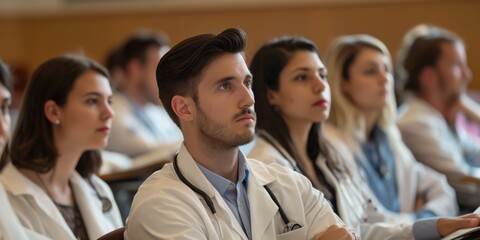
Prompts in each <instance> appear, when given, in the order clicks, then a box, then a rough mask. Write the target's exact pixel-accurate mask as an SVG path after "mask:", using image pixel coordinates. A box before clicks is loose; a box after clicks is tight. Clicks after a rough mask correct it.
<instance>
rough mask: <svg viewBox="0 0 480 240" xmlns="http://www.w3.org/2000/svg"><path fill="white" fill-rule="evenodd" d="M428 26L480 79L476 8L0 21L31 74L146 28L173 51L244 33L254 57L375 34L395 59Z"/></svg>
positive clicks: (341, 7)
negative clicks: (413, 32) (235, 30)
mask: <svg viewBox="0 0 480 240" xmlns="http://www.w3.org/2000/svg"><path fill="white" fill-rule="evenodd" d="M422 22H425V23H433V24H437V25H440V26H443V27H446V28H449V29H451V30H454V31H456V32H457V33H458V34H460V35H461V36H463V37H464V39H465V41H466V43H467V47H468V54H469V65H470V67H471V68H472V71H473V74H474V76H480V31H479V29H480V28H479V26H478V25H479V24H480V1H476V0H450V1H448V0H439V1H420V2H418V3H416V2H413V1H406V2H392V3H369V4H311V5H308V6H297V7H292V6H290V7H268V8H267V7H242V8H237V9H215V10H205V9H199V10H194V9H190V10H168V11H162V10H148V11H143V12H140V11H138V10H137V11H136V12H134V13H126V12H123V13H118V12H117V13H102V14H100V13H95V14H76V15H73V16H71V15H70V16H69V15H66V14H65V15H62V14H55V15H54V16H45V15H43V16H42V15H39V16H24V17H10V18H5V17H4V18H0V56H1V57H2V58H4V59H5V60H6V61H9V62H15V63H22V64H24V65H25V66H27V67H28V68H29V70H31V69H34V68H35V67H36V66H38V65H39V64H40V63H41V62H42V61H44V60H45V59H46V58H49V57H51V56H54V55H58V54H62V53H65V52H70V53H76V52H84V53H85V54H87V55H88V56H90V57H92V58H94V59H97V60H98V61H101V62H103V59H104V58H105V55H106V54H107V52H108V51H109V50H110V49H111V48H112V47H113V46H114V45H116V44H118V43H119V42H121V41H122V40H123V39H124V38H125V37H127V36H128V35H129V34H130V33H132V32H133V31H134V30H135V29H138V28H140V27H143V28H149V29H153V30H163V31H165V32H166V33H168V35H169V36H170V39H171V42H172V43H177V42H178V41H180V40H182V39H184V38H186V37H188V36H191V35H193V34H198V33H203V32H219V31H221V30H223V29H224V28H227V27H241V28H243V29H244V30H245V31H246V32H247V34H248V36H249V45H248V49H247V54H248V55H249V56H251V55H252V54H253V53H254V51H255V50H256V49H257V48H258V47H259V46H260V45H261V44H262V43H263V42H265V41H266V40H268V39H270V38H272V37H275V36H279V35H283V34H298V35H304V36H306V37H308V38H310V39H311V40H313V41H315V42H316V43H317V44H318V46H319V49H320V50H321V52H322V53H324V52H325V51H326V49H327V47H328V44H329V43H330V42H331V40H333V39H334V38H335V37H337V36H339V35H343V34H353V33H368V34H371V35H374V36H376V37H378V38H380V39H381V40H383V41H384V42H385V43H386V44H387V46H388V47H389V48H390V50H391V51H392V52H393V54H395V52H396V51H397V49H398V47H399V44H400V41H401V38H402V35H403V34H404V32H405V31H407V30H408V29H409V28H410V27H412V26H414V25H416V24H418V23H422ZM470 87H471V88H472V89H480V80H475V79H474V81H472V83H471V85H470Z"/></svg>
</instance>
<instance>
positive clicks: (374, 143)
mask: <svg viewBox="0 0 480 240" xmlns="http://www.w3.org/2000/svg"><path fill="white" fill-rule="evenodd" d="M362 150H363V154H364V155H365V157H366V159H367V161H366V162H365V161H361V162H362V164H361V166H362V168H363V170H364V171H365V173H366V176H367V179H368V183H369V186H370V188H371V189H372V191H373V192H374V193H375V196H376V197H377V198H378V200H379V201H380V202H381V203H382V205H383V206H384V207H385V208H387V209H388V210H390V211H393V212H400V202H399V200H398V183H397V177H396V170H395V169H396V167H395V156H394V155H393V152H392V149H391V147H390V143H389V142H388V138H387V135H386V134H385V133H384V132H383V131H382V130H381V129H380V128H379V127H375V128H373V130H372V136H371V140H370V142H365V143H363V144H362ZM413 215H414V217H415V219H423V218H430V217H435V216H437V215H436V214H435V213H434V212H432V211H430V210H427V209H423V210H420V211H418V212H415V213H413Z"/></svg>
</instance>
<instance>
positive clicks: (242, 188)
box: [197, 152, 252, 239]
mask: <svg viewBox="0 0 480 240" xmlns="http://www.w3.org/2000/svg"><path fill="white" fill-rule="evenodd" d="M197 165H198V167H199V168H200V170H201V171H202V172H203V174H204V175H205V177H206V178H207V179H208V181H209V182H210V183H211V184H212V185H213V187H215V189H216V190H217V191H218V193H220V195H221V196H222V198H223V200H225V202H226V203H227V205H228V207H229V208H230V210H231V211H232V213H233V215H234V216H235V218H236V219H237V221H238V223H240V226H242V228H243V231H244V232H245V234H246V235H247V237H248V239H252V228H251V222H250V205H249V204H248V194H247V188H248V178H249V174H250V169H249V167H248V164H247V160H246V159H245V156H244V155H243V154H241V153H240V152H239V153H238V181H237V183H233V182H232V181H230V180H228V179H225V178H223V177H222V176H220V175H218V174H216V173H214V172H212V171H210V170H208V169H206V168H205V167H203V166H202V165H200V164H198V163H197Z"/></svg>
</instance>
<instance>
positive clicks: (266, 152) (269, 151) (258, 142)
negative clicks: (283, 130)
mask: <svg viewBox="0 0 480 240" xmlns="http://www.w3.org/2000/svg"><path fill="white" fill-rule="evenodd" d="M278 155H279V152H278V150H277V149H275V147H273V146H272V145H271V144H270V143H268V142H267V141H265V139H263V138H261V137H256V138H255V145H254V146H253V148H252V150H250V152H249V153H248V157H249V158H253V159H255V160H258V161H261V162H264V163H266V164H270V163H274V162H275V159H276V158H277V157H278Z"/></svg>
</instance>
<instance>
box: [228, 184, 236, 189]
mask: <svg viewBox="0 0 480 240" xmlns="http://www.w3.org/2000/svg"><path fill="white" fill-rule="evenodd" d="M233 189H235V185H233V183H232V184H230V185H228V190H230V191H232V190H233Z"/></svg>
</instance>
